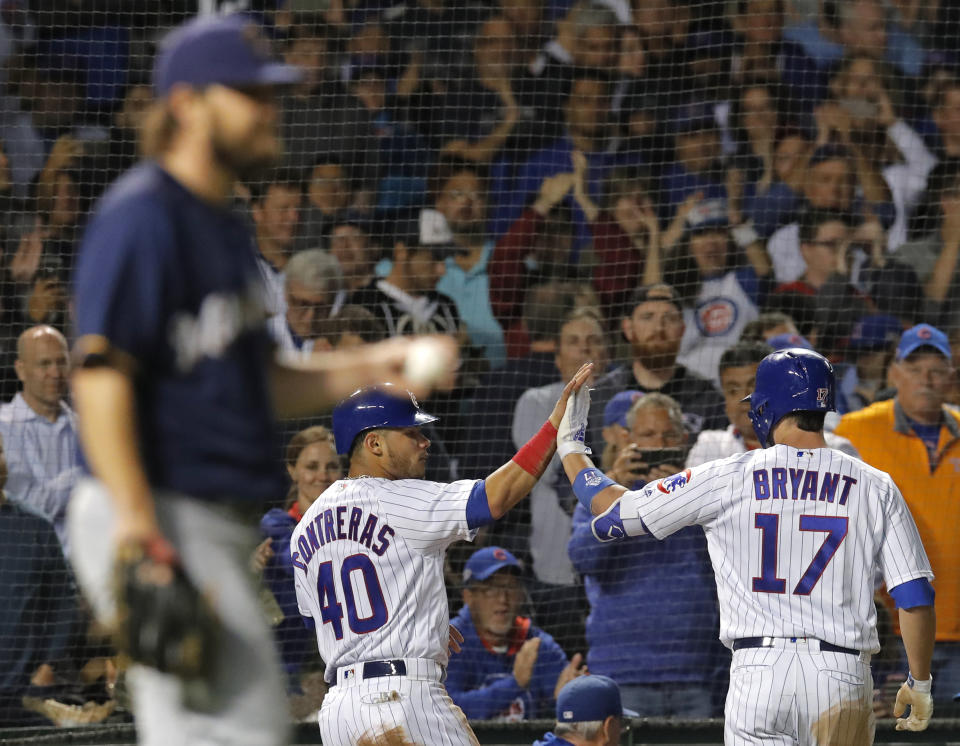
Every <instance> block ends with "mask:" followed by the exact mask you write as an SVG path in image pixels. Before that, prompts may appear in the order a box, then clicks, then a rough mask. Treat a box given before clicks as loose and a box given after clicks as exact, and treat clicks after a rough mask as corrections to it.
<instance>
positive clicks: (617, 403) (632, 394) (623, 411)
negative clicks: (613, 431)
mask: <svg viewBox="0 0 960 746" xmlns="http://www.w3.org/2000/svg"><path fill="white" fill-rule="evenodd" d="M641 396H643V392H642V391H637V390H636V389H627V390H626V391H621V392H620V393H619V394H615V395H614V397H613V398H612V399H611V400H610V401H608V402H607V406H605V407H604V408H603V426H604V427H610V425H620V427H627V426H628V425H627V412H629V411H630V407H632V406H633V405H634V404H635V403H636V401H637V399H639V398H640V397H641Z"/></svg>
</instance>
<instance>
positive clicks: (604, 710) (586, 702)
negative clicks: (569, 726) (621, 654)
mask: <svg viewBox="0 0 960 746" xmlns="http://www.w3.org/2000/svg"><path fill="white" fill-rule="evenodd" d="M611 715H614V716H616V717H638V714H637V713H636V712H634V711H633V710H627V709H624V707H623V705H622V704H621V702H620V687H618V686H617V682H615V681H614V680H613V679H611V678H608V677H606V676H598V675H596V674H588V675H586V676H578V677H577V678H575V679H574V680H573V681H570V682H568V683H567V684H566V685H565V686H564V687H563V689H561V690H560V694H559V695H557V722H558V723H587V722H591V721H597V720H606V719H607V718H608V717H610V716H611Z"/></svg>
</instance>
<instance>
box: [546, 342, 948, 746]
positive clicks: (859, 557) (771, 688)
mask: <svg viewBox="0 0 960 746" xmlns="http://www.w3.org/2000/svg"><path fill="white" fill-rule="evenodd" d="M588 398H589V395H588V394H587V393H586V392H582V393H581V394H578V395H577V396H576V397H575V398H574V399H573V400H571V402H570V404H569V406H568V408H567V415H566V416H565V417H564V418H563V421H562V422H561V425H560V428H559V435H558V453H559V454H560V456H561V458H562V460H563V465H564V469H565V471H566V473H567V476H568V477H569V478H570V480H571V482H572V483H573V485H574V492H575V493H576V494H577V497H578V499H580V501H581V502H582V503H584V504H585V505H588V506H589V507H590V509H591V510H592V512H593V513H594V514H595V515H596V516H597V517H596V518H594V520H593V531H594V535H595V536H596V537H597V539H598V540H599V541H612V540H615V539H618V538H622V537H623V536H628V535H629V536H636V535H641V534H650V535H652V536H653V537H655V538H657V539H664V538H666V537H667V536H669V535H670V534H672V533H674V532H675V531H677V530H679V529H681V528H683V527H685V526H691V525H700V526H703V529H704V532H705V534H706V537H707V545H708V548H709V552H710V559H711V561H712V563H713V568H714V574H715V576H716V581H717V590H718V596H719V601H720V639H721V641H722V642H723V643H724V644H725V645H727V646H728V647H730V648H731V649H732V650H733V651H734V652H733V661H732V664H731V670H730V688H729V691H728V693H727V702H726V727H725V743H726V744H728V746H733V745H736V746H740V745H741V744H761V743H762V744H783V746H788V745H792V744H802V745H806V744H811V745H813V744H816V745H818V746H825V745H826V744H832V745H836V746H860V745H861V744H870V743H872V742H873V735H874V720H873V710H872V690H873V684H872V679H871V675H870V657H871V655H872V654H873V653H876V652H877V651H878V650H879V643H878V638H877V630H876V610H875V607H874V602H873V578H874V572H875V570H876V569H879V570H880V571H881V573H882V575H883V578H884V580H885V582H886V585H887V588H888V589H889V592H890V594H891V596H893V599H894V601H895V602H896V605H897V606H898V607H899V621H900V630H901V634H902V637H903V642H904V646H905V648H906V653H907V659H908V661H909V665H910V676H909V677H908V679H907V682H905V683H904V685H903V686H902V687H901V688H900V691H899V692H898V695H897V704H896V708H895V711H894V714H895V715H896V716H897V717H898V718H899V719H898V720H897V729H898V730H923V729H924V728H926V727H927V724H928V722H929V719H930V716H931V714H932V711H933V701H932V699H931V695H930V688H931V684H932V678H931V676H930V660H931V657H932V653H933V639H934V627H935V619H934V611H933V598H934V593H933V587H932V586H931V584H930V580H931V579H932V578H933V573H932V572H931V571H930V564H929V562H928V560H927V556H926V553H925V552H924V549H923V546H922V544H921V542H920V537H919V534H918V533H917V528H916V525H915V524H914V521H913V518H912V517H911V515H910V512H909V510H908V509H907V506H906V503H905V502H904V500H903V497H902V495H901V494H900V492H899V490H898V489H897V487H896V485H895V484H894V483H893V481H892V480H891V479H890V477H889V476H888V475H887V474H885V473H884V472H881V471H879V470H877V469H874V468H872V467H870V466H867V465H866V464H864V463H863V462H862V461H860V460H858V459H855V458H852V457H850V456H847V455H846V454H843V453H840V452H838V451H834V450H832V449H829V448H827V447H826V443H825V442H824V438H823V419H824V415H825V413H826V412H827V411H830V410H832V409H833V406H834V377H833V368H832V366H831V365H830V363H829V362H827V360H826V359H825V358H823V357H821V356H820V355H818V354H817V353H815V352H811V351H808V350H801V349H788V350H781V351H779V352H774V353H773V354H771V355H769V356H767V357H766V358H764V360H763V361H762V362H761V363H760V365H759V366H758V368H757V375H756V383H755V386H754V391H753V393H752V394H751V395H750V397H748V399H749V401H750V405H751V413H750V417H751V420H752V423H753V427H754V430H755V431H756V434H757V437H758V439H759V441H760V443H761V444H762V446H763V448H762V449H757V450H755V451H751V452H748V453H743V454H738V455H734V456H731V457H729V458H726V459H722V460H719V461H712V462H709V463H706V464H703V465H701V466H698V467H695V468H693V469H687V470H685V471H683V472H681V473H679V474H675V475H673V476H670V477H666V478H664V479H661V480H660V481H659V482H655V483H651V484H648V485H646V486H644V487H643V488H642V489H640V490H637V491H633V492H631V491H628V490H626V489H625V488H623V487H621V486H619V485H616V484H615V483H613V482H612V481H611V480H609V479H607V478H606V477H605V476H604V475H603V474H602V472H600V471H599V470H597V469H594V468H593V464H592V462H591V461H590V459H589V458H588V457H587V455H586V454H587V453H589V450H588V449H586V447H585V446H584V444H583V439H582V437H580V436H579V434H580V433H581V432H582V430H583V427H584V426H585V424H586V422H587V413H588V411H589V404H588V403H585V400H587V399H588ZM907 707H909V708H910V712H909V715H906V713H905V710H906V708H907Z"/></svg>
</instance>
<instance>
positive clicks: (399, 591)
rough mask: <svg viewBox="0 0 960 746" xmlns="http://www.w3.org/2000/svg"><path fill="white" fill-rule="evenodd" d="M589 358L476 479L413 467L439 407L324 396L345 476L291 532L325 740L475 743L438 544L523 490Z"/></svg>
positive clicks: (332, 743) (374, 397)
mask: <svg viewBox="0 0 960 746" xmlns="http://www.w3.org/2000/svg"><path fill="white" fill-rule="evenodd" d="M591 371H592V367H591V366H590V365H589V364H588V365H585V366H583V368H581V369H580V371H579V372H578V373H577V375H576V376H574V378H573V380H571V381H570V383H569V384H568V385H567V387H566V388H565V389H564V391H563V393H562V395H561V397H560V400H559V401H558V402H557V406H556V407H555V408H554V410H553V413H552V414H551V415H550V418H549V419H548V420H547V422H545V423H544V425H543V427H542V428H541V429H540V432H538V433H537V434H536V435H535V436H534V437H533V438H531V440H530V441H529V442H528V443H527V444H526V445H525V446H524V447H523V448H521V449H520V450H519V451H518V452H517V454H516V455H515V456H514V457H513V459H511V461H508V462H507V463H506V464H504V465H503V466H502V467H500V468H499V469H497V470H496V471H495V472H494V473H493V474H491V475H490V476H488V477H487V478H486V479H485V480H462V481H458V482H453V483H451V484H441V483H437V482H429V481H426V480H424V479H423V474H424V469H425V467H426V461H427V448H428V447H429V446H430V441H429V440H428V439H427V438H426V437H425V436H424V435H423V433H422V432H421V431H420V426H421V425H424V424H426V423H428V422H433V421H434V420H435V419H436V418H435V417H433V416H431V415H428V414H426V413H425V412H423V411H422V410H421V409H420V407H419V404H418V403H417V401H416V399H415V398H414V397H413V395H412V394H409V393H408V392H406V391H403V390H402V389H401V390H398V389H396V388H395V387H390V386H382V387H372V388H367V389H361V390H359V391H357V392H355V393H354V394H352V395H351V396H350V397H348V398H347V399H345V400H344V401H343V402H341V403H340V404H339V405H338V406H337V408H336V409H335V410H334V413H333V431H334V436H335V438H336V442H337V451H338V452H339V453H342V454H349V455H350V470H349V476H348V478H347V479H342V480H340V481H338V482H335V483H334V484H333V485H331V486H330V487H329V488H328V489H327V490H326V491H325V492H324V493H323V494H321V495H320V497H319V498H318V499H317V501H316V502H315V503H314V504H313V505H312V506H311V507H310V509H309V510H308V511H307V512H306V514H305V515H304V516H303V519H302V520H301V521H300V523H299V524H298V526H297V528H296V530H295V531H294V533H293V537H292V539H291V541H290V552H291V556H292V560H293V565H294V567H295V568H296V569H295V571H294V575H295V584H296V592H297V602H298V604H299V607H300V613H301V614H302V615H303V616H304V617H307V618H308V620H310V621H312V623H313V624H314V625H315V627H316V632H317V642H318V645H319V649H320V654H321V656H322V657H323V660H324V661H325V663H326V665H327V668H326V679H327V681H328V682H329V683H330V684H331V685H333V686H332V688H331V689H330V691H329V692H328V693H327V696H326V697H325V699H324V701H323V706H322V707H321V709H320V715H319V722H320V731H321V736H322V739H323V743H324V745H325V746H347V745H348V744H349V745H350V746H352V745H353V744H355V743H356V742H357V741H358V739H360V738H361V737H363V736H364V735H365V734H370V733H378V732H383V731H387V730H390V729H394V728H397V727H400V728H402V729H403V731H404V732H405V734H406V736H407V737H408V738H409V739H411V740H412V741H413V742H414V743H417V744H421V745H422V746H429V745H432V744H451V745H452V744H477V740H476V737H475V736H474V735H473V731H472V730H471V729H470V726H469V725H468V724H467V720H466V718H465V717H464V715H463V713H462V712H461V711H460V708H458V707H456V706H455V705H454V704H453V701H452V700H451V699H450V697H449V696H448V695H447V692H446V689H445V688H444V686H443V682H444V679H445V677H446V664H447V658H448V644H449V645H450V646H451V647H453V649H454V650H457V649H458V645H456V644H455V643H457V642H461V641H462V639H463V638H462V637H460V638H459V640H456V639H454V638H455V637H456V635H454V633H453V632H452V631H449V630H450V628H449V619H450V613H449V610H448V608H447V597H446V593H445V590H444V579H443V564H444V554H445V552H446V549H447V547H448V546H449V545H450V544H452V543H453V542H454V541H457V540H458V539H466V540H468V541H470V540H472V539H473V537H474V536H475V535H476V531H477V529H478V528H479V527H480V526H482V525H485V524H487V523H490V522H492V521H493V520H495V519H497V518H500V517H501V516H503V515H504V514H505V513H506V512H507V511H508V510H509V509H510V508H511V507H513V506H514V505H515V504H516V503H518V502H519V501H520V500H521V499H522V498H523V497H525V496H526V495H527V493H529V491H530V488H531V487H533V485H534V483H535V482H536V480H537V479H538V478H539V477H540V475H541V474H542V473H543V470H544V468H545V467H546V466H547V464H548V463H549V461H550V459H551V458H552V456H553V453H554V450H555V447H556V434H557V429H556V428H557V425H559V423H560V418H561V417H562V415H563V412H564V407H565V406H566V401H567V399H568V397H569V396H570V393H571V392H572V391H573V390H574V389H575V388H579V387H580V386H582V385H583V383H584V382H585V381H586V380H587V378H588V377H589V375H590V373H591ZM458 634H459V633H457V635H458ZM448 635H449V636H453V637H449V636H448Z"/></svg>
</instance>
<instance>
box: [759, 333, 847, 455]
mask: <svg viewBox="0 0 960 746" xmlns="http://www.w3.org/2000/svg"><path fill="white" fill-rule="evenodd" d="M835 389H836V384H835V381H834V374H833V366H832V365H831V364H830V361H829V360H827V359H826V358H825V357H824V356H823V355H820V354H819V353H816V352H814V351H813V350H805V349H802V348H799V347H794V348H789V349H785V350H778V351H777V352H774V353H771V354H770V355H767V356H766V357H765V358H764V359H763V360H761V361H760V365H758V366H757V376H756V380H755V382H754V385H753V393H752V394H750V396H748V397H746V398H745V399H743V401H746V402H750V421H751V422H752V423H753V430H754V432H756V434H757V438H758V439H759V440H760V444H761V445H762V446H764V447H767V446H770V445H773V443H772V442H771V440H770V434H771V433H772V432H773V428H774V427H775V426H776V424H777V423H778V422H780V420H782V419H783V418H784V417H786V416H787V415H788V414H790V413H792V412H832V411H834V410H835V409H836V394H835Z"/></svg>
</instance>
